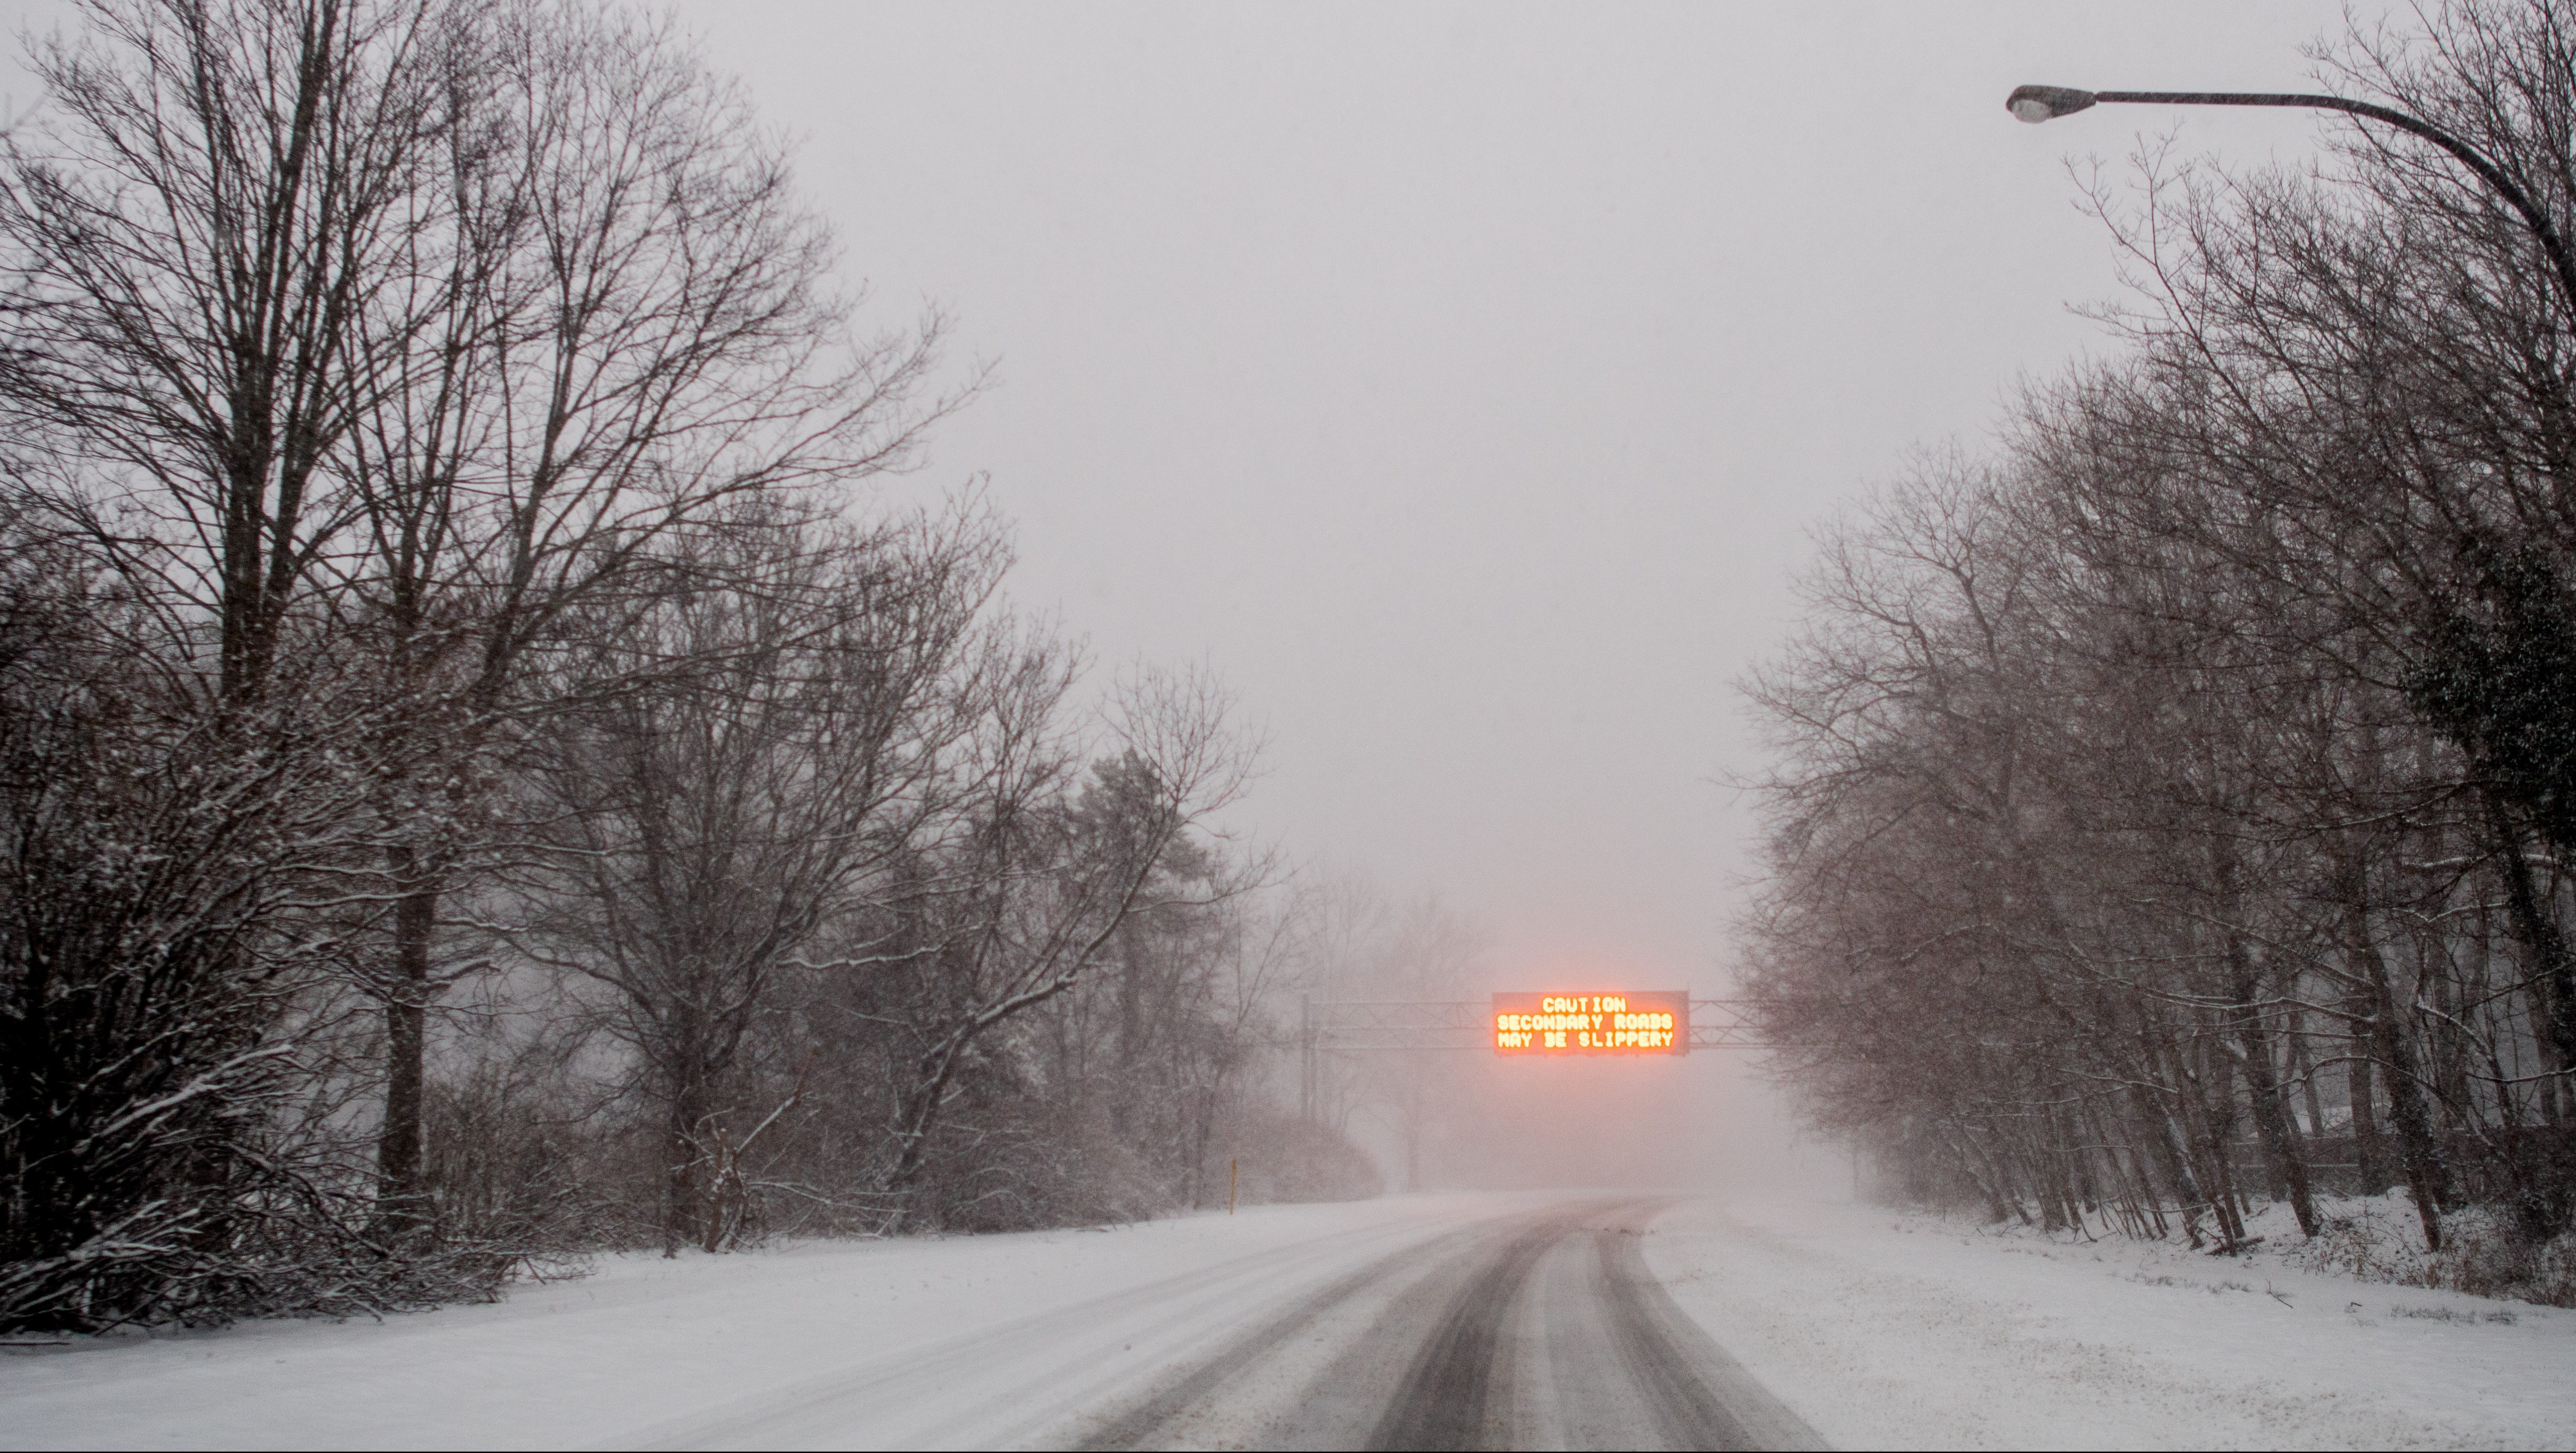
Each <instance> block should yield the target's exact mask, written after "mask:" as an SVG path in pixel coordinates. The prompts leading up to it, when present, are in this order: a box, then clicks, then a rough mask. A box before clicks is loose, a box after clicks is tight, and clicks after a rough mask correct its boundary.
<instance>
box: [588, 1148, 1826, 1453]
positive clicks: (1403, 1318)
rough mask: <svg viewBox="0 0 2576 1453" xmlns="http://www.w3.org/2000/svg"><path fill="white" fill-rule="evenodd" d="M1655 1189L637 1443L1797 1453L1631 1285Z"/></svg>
mask: <svg viewBox="0 0 2576 1453" xmlns="http://www.w3.org/2000/svg"><path fill="white" fill-rule="evenodd" d="M1669 1204H1671V1202H1670V1201H1669V1199H1666V1198H1635V1197H1626V1198H1621V1197H1609V1196H1601V1195H1593V1196H1586V1197H1581V1198H1576V1199H1568V1200H1563V1201H1557V1202H1542V1203H1537V1204H1531V1203H1528V1202H1524V1203H1522V1204H1521V1205H1519V1206H1516V1207H1511V1208H1508V1209H1506V1208H1503V1207H1497V1206H1491V1205H1488V1206H1487V1207H1485V1208H1483V1209H1482V1210H1481V1211H1479V1212H1473V1213H1470V1214H1467V1215H1464V1216H1461V1217H1459V1218H1457V1219H1453V1220H1450V1221H1447V1222H1436V1221H1435V1222H1431V1223H1428V1224H1425V1223H1422V1222H1409V1223H1400V1224H1396V1225H1386V1226H1377V1227H1371V1228H1367V1229H1365V1230H1361V1231H1359V1232H1357V1233H1355V1234H1335V1235H1328V1236H1322V1237H1315V1238H1309V1239H1304V1240H1299V1241H1294V1242H1290V1243H1287V1244H1281V1245H1271V1246H1267V1247H1263V1248H1262V1249H1259V1250H1255V1251H1250V1252H1247V1253H1246V1254H1244V1255H1241V1256H1239V1257H1235V1258H1232V1259H1229V1260H1225V1261H1222V1262H1219V1263H1217V1264H1214V1265H1203V1266H1200V1267H1197V1268H1195V1269H1192V1270H1189V1271H1186V1272H1181V1273H1178V1274H1175V1275H1172V1276H1170V1277H1168V1278H1165V1279H1161V1280H1155V1281H1149V1282H1146V1283H1144V1284H1141V1285H1137V1286H1133V1287H1131V1288H1128V1289H1125V1290H1121V1291H1118V1292H1114V1293H1111V1294H1109V1295H1107V1296H1102V1297H1098V1298H1095V1299H1091V1300H1088V1301H1084V1302H1080V1303H1077V1304H1074V1305H1071V1306H1062V1307H1058V1308H1056V1309H1054V1310H1051V1311H1048V1312H1044V1313H1041V1314H1036V1315H1032V1316H1029V1317H1026V1318H1024V1319H1021V1320H1018V1321H1013V1322H1008V1323H1005V1324H1003V1325H1000V1326H996V1327H989V1328H987V1329H985V1330H982V1331H979V1332H976V1333H974V1334H971V1335H968V1336H964V1337H959V1338H956V1339H953V1340H949V1341H946V1342H942V1343H938V1344H937V1345H933V1346H929V1347H926V1348H922V1349H920V1350H918V1351H911V1352H906V1353H903V1354H900V1355H897V1356H894V1357H891V1358H886V1359H881V1360H877V1361H873V1362H869V1363H866V1364H863V1365H861V1366H857V1367H853V1368H851V1369H850V1370H849V1371H848V1372H846V1373H845V1374H840V1375H836V1376H831V1377H825V1378H819V1379H814V1380H812V1381H809V1382H808V1383H806V1384H804V1385H802V1386H799V1387H795V1388H792V1389H788V1390H785V1391H783V1392H774V1393H770V1394H766V1395H763V1396H760V1397H756V1398H751V1399H746V1400H744V1401H743V1402H741V1403H739V1404H735V1405H730V1406H725V1407H721V1408H716V1409H710V1410H709V1411H708V1412H706V1413H704V1414H702V1415H699V1416H695V1417H691V1418H688V1419H685V1420H682V1421H680V1422H676V1423H671V1424H666V1425H664V1426H662V1427H660V1428H658V1429H655V1430H654V1431H653V1432H652V1433H651V1434H649V1435H648V1436H647V1437H646V1438H644V1439H642V1440H640V1441H639V1443H638V1444H636V1445H630V1446H643V1447H655V1448H665V1447H667V1448H696V1447H716V1448H772V1447H825V1446H829V1447H850V1446H994V1445H997V1444H999V1445H1021V1446H1026V1445H1037V1446H1058V1447H1063V1446H1072V1447H1081V1448H1104V1449H1105V1448H1184V1447H1210V1446H1224V1445H1232V1446H1253V1447H1264V1448H1360V1447H1366V1448H1805V1447H1821V1446H1823V1444H1822V1443H1821V1442H1820V1441H1819V1440H1818V1439H1817V1438H1816V1437H1815V1435H1814V1434H1813V1433H1812V1432H1811V1431H1810V1430H1809V1429H1808V1428H1807V1427H1806V1425H1805V1424H1804V1423H1802V1422H1801V1421H1799V1419H1798V1418H1797V1417H1796V1415H1795V1414H1793V1413H1791V1412H1790V1411H1789V1410H1788V1409H1787V1408H1785V1407H1784V1406H1782V1405H1781V1404H1780V1403H1779V1402H1778V1400H1776V1399H1775V1398H1773V1397H1772V1396H1771V1395H1770V1394H1769V1393H1768V1392H1766V1391H1764V1390H1763V1388H1762V1387H1761V1386H1760V1384H1758V1383H1756V1382H1755V1381H1754V1380H1753V1379H1752V1378H1750V1377H1748V1376H1747V1375H1746V1374H1745V1373H1744V1372H1743V1371H1742V1369H1740V1368H1739V1367H1737V1366H1736V1364H1735V1362H1734V1360H1733V1359H1732V1358H1730V1357H1728V1356H1727V1354H1726V1353H1725V1351H1724V1350H1722V1349H1721V1348H1720V1347H1719V1346H1718V1345H1717V1344H1716V1343H1715V1342H1714V1341H1712V1340H1711V1339H1710V1337H1709V1336H1708V1334H1707V1333H1706V1332H1705V1331H1703V1330H1702V1329H1700V1328H1699V1327H1698V1326H1697V1325H1696V1324H1694V1323H1693V1322H1692V1321H1691V1320H1690V1319H1689V1318H1688V1317H1687V1316H1685V1315H1684V1314H1683V1313H1682V1312H1681V1311H1680V1310H1679V1308H1677V1307H1676V1306H1675V1305H1674V1303H1673V1300H1672V1298H1671V1296H1670V1295H1669V1294H1668V1293H1667V1292H1666V1291H1665V1290H1664V1288H1663V1286H1662V1284H1661V1283H1659V1282H1658V1281H1656V1279H1655V1278H1654V1276H1653V1275H1652V1274H1651V1273H1650V1272H1648V1271H1647V1269H1646V1266H1645V1261H1644V1258H1643V1257H1642V1255H1641V1254H1640V1251H1639V1240H1640V1237H1641V1235H1642V1234H1643V1232H1644V1230H1645V1227H1646V1225H1647V1223H1648V1222H1649V1221H1651V1220H1652V1219H1653V1218H1654V1216H1655V1215H1656V1214H1657V1213H1658V1212H1659V1211H1661V1210H1663V1209H1664V1208H1665V1207H1666V1206H1667V1205H1669Z"/></svg>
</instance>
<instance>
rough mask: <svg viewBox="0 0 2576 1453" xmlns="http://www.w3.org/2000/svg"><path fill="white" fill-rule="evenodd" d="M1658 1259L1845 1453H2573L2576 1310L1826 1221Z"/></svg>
mask: <svg viewBox="0 0 2576 1453" xmlns="http://www.w3.org/2000/svg"><path fill="white" fill-rule="evenodd" d="M1646 1255H1647V1262H1648V1264H1649V1265H1650V1266H1652V1267H1653V1268H1654V1269H1655V1271H1656V1273H1657V1274H1658V1275H1659V1276H1661V1277H1663V1278H1664V1279H1665V1282H1666V1284H1667V1285H1669V1286H1670V1287H1671V1288H1672V1291H1673V1294H1674V1296H1675V1297H1676V1298H1677V1299H1678V1300H1679V1301H1680V1302H1681V1304H1682V1306H1683V1307H1684V1308H1685V1309H1686V1310H1688V1311H1689V1312H1690V1313H1691V1315H1693V1316H1694V1317H1696V1318H1697V1319H1699V1321H1700V1322H1701V1324H1702V1325H1704V1326H1706V1327H1707V1328H1708V1329H1709V1331H1710V1333H1711V1334H1712V1335H1714V1336H1715V1337H1717V1339H1718V1340H1719V1341H1720V1342H1721V1343H1722V1344H1723V1345H1724V1346H1725V1347H1726V1348H1727V1350H1728V1351H1730V1352H1732V1353H1734V1354H1735V1356H1736V1357H1737V1359H1738V1360H1740V1361H1741V1362H1743V1364H1744V1365H1745V1367H1746V1369H1747V1370H1749V1371H1750V1372H1752V1373H1753V1375H1754V1376H1756V1377H1758V1378H1760V1379H1761V1380H1762V1381H1763V1382H1764V1383H1765V1384H1767V1385H1768V1386H1769V1387H1770V1388H1771V1389H1772V1390H1773V1391H1774V1392H1775V1393H1777V1394H1779V1396H1780V1397H1781V1398H1782V1399H1783V1400H1784V1401H1786V1402H1787V1403H1788V1404H1789V1405H1790V1406H1791V1407H1792V1408H1794V1409H1795V1410H1796V1411H1797V1412H1798V1413H1800V1414H1801V1415H1802V1416H1804V1417H1805V1418H1806V1419H1807V1420H1808V1421H1809V1422H1810V1423H1811V1424H1813V1425H1814V1427H1815V1428H1816V1430H1817V1431H1818V1432H1820V1433H1821V1434H1823V1435H1824V1437H1825V1438H1826V1439H1827V1440H1828V1441H1830V1442H1833V1443H1834V1444H1836V1445H1838V1446H1843V1447H1930V1448H2016V1447H2018V1448H2148V1447H2152V1448H2167V1447H2171V1448H2193V1447H2245V1448H2255V1447H2276V1448H2354V1447H2361V1448H2367V1447H2410V1448H2411V1447H2420V1448H2447V1447H2531V1448H2537V1447H2555V1448H2564V1447H2568V1446H2571V1444H2576V1313H2570V1312H2565V1311H2557V1310H2552V1309H2548V1308H2540V1307H2533V1306H2529V1305H2527V1304H2523V1303H2518V1302H2497V1301H2490V1300H2487V1299H2484V1298H2479V1297H2471V1296H2465V1295H2462V1294H2459V1293H2456V1292H2442V1291H2430V1290H2425V1289H2423V1288H2420V1287H2404V1286H2390V1285H2386V1284H2383V1283H2373V1282H2364V1281H2359V1280H2355V1279H2353V1278H2350V1277H2346V1276H2335V1275H2328V1274H2321V1273H2318V1272H2315V1271H2308V1270H2301V1269H2297V1268H2294V1267H2291V1266H2287V1265H2283V1264H2281V1263H2280V1262H2279V1261H2277V1260H2271V1261H2267V1260H2265V1259H2264V1258H2262V1257H2261V1256H2259V1255H2257V1256H2255V1257H2251V1258H2225V1259H2221V1258H2213V1257H2207V1256H2201V1255H2196V1254H2193V1253H2190V1252H2188V1251H2183V1250H2180V1249H2178V1248H2173V1247H2166V1246H2157V1245H2142V1244H2138V1243H2132V1242H2115V1241H2100V1242H2090V1243H2081V1242H2079V1243H2073V1244H2070V1243H2067V1242H2063V1241H2051V1240H2046V1239H2043V1238H2039V1237H2035V1236H2024V1235H2010V1234H2005V1235H1988V1234H1981V1233H1979V1232H1977V1231H1975V1230H1972V1229H1969V1228H1967V1227H1965V1226H1963V1225H1962V1224H1960V1223H1958V1222H1954V1221H1947V1220H1943V1219H1940V1218H1935V1217H1928V1216H1915V1215H1901V1214H1894V1213H1890V1212H1887V1211H1884V1210H1876V1209H1873V1208H1869V1207H1856V1206H1852V1205H1849V1204H1828V1203H1822V1202H1800V1203H1780V1204H1751V1205H1736V1206H1730V1207H1720V1206H1716V1205H1713V1204H1711V1203H1706V1202H1700V1203H1694V1204H1692V1205H1689V1206H1685V1207H1680V1208H1677V1209H1675V1210H1674V1211H1672V1212H1669V1213H1667V1214H1666V1215H1665V1216H1664V1218H1663V1219H1662V1220H1660V1221H1659V1222H1658V1223H1657V1224H1656V1227H1655V1229H1654V1231H1653V1232H1652V1233H1650V1234H1649V1235H1648V1237H1647V1238H1646Z"/></svg>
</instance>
